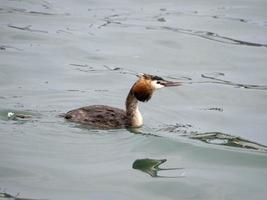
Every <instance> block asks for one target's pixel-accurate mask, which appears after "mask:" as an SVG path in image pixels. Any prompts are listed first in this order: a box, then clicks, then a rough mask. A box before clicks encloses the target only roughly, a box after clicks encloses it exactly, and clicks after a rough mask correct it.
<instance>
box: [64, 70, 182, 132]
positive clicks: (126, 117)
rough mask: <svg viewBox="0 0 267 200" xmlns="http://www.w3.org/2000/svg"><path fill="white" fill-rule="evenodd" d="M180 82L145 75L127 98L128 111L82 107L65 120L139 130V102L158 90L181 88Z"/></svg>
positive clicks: (140, 123) (93, 125)
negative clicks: (172, 87) (173, 87)
mask: <svg viewBox="0 0 267 200" xmlns="http://www.w3.org/2000/svg"><path fill="white" fill-rule="evenodd" d="M179 85H181V83H180V82H172V81H166V80H164V79H163V78H161V77H159V76H153V75H149V74H143V75H141V76H139V79H138V80H137V81H136V82H135V83H134V85H133V86H132V88H131V90H130V92H129V94H128V96H127V98H126V102H125V104H126V111H124V110H122V109H119V108H114V107H110V106H104V105H92V106H86V107H81V108H78V109H75V110H71V111H69V112H67V113H66V114H65V115H63V116H64V118H65V119H67V120H68V121H71V122H77V123H81V124H85V125H89V126H90V127H92V128H103V129H114V128H127V127H132V128H137V127H141V126H142V125H143V117H142V115H141V113H140V111H139V109H138V101H142V102H146V101H148V100H150V98H151V97H152V94H153V92H154V91H155V90H156V89H160V88H163V87H170V86H179Z"/></svg>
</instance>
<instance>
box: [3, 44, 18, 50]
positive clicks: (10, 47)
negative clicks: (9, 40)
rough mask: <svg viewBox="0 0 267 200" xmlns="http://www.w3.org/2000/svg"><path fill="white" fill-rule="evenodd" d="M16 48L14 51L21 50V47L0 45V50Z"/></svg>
mask: <svg viewBox="0 0 267 200" xmlns="http://www.w3.org/2000/svg"><path fill="white" fill-rule="evenodd" d="M9 49H10V50H16V51H22V49H20V48H17V47H13V46H10V45H0V50H2V51H7V50H9Z"/></svg>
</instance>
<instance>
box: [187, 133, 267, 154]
mask: <svg viewBox="0 0 267 200" xmlns="http://www.w3.org/2000/svg"><path fill="white" fill-rule="evenodd" d="M189 137H190V138H191V139H196V140H200V141H202V142H205V143H208V144H217V145H225V146H230V147H239V148H245V149H254V150H258V151H264V152H267V146H265V145H262V144H259V143H256V142H252V141H249V140H246V139H243V138H241V137H236V136H232V135H228V134H225V133H220V132H208V133H194V134H192V135H190V136H189Z"/></svg>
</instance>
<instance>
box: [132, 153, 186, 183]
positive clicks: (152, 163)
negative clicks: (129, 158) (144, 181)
mask: <svg viewBox="0 0 267 200" xmlns="http://www.w3.org/2000/svg"><path fill="white" fill-rule="evenodd" d="M166 161H167V159H160V160H156V159H150V158H144V159H137V160H135V161H134V163H133V166H132V168H133V169H137V170H140V171H142V172H144V173H146V174H149V175H150V176H151V177H158V178H180V177H184V174H183V173H182V174H181V175H179V176H177V175H173V176H161V175H158V173H159V172H160V171H164V170H165V171H170V170H182V169H184V168H160V167H159V166H160V165H161V164H163V163H165V162H166Z"/></svg>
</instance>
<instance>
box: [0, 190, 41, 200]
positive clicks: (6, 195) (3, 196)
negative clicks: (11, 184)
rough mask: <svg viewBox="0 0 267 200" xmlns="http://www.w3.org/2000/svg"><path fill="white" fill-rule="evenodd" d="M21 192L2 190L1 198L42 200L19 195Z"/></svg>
mask: <svg viewBox="0 0 267 200" xmlns="http://www.w3.org/2000/svg"><path fill="white" fill-rule="evenodd" d="M19 196H20V194H19V193H18V194H16V195H15V196H14V195H11V194H9V193H6V192H0V198H1V199H9V200H41V199H32V198H25V197H19Z"/></svg>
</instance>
